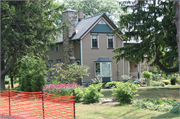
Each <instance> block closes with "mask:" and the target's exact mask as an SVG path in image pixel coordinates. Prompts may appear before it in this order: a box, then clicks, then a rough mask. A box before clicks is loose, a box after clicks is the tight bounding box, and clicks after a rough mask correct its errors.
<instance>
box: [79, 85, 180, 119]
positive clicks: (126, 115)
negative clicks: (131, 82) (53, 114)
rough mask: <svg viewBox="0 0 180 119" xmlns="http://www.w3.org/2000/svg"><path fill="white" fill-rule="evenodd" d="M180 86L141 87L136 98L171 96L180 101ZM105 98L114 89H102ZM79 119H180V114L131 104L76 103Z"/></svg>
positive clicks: (109, 96) (170, 97) (109, 95)
mask: <svg viewBox="0 0 180 119" xmlns="http://www.w3.org/2000/svg"><path fill="white" fill-rule="evenodd" d="M179 88H180V86H169V87H162V88H161V87H158V88H153V87H152V88H139V89H138V92H139V95H140V96H138V97H136V99H143V98H169V99H175V100H178V101H180V99H179ZM102 93H103V95H104V98H111V94H112V89H102ZM76 118H77V119H83V118H84V119H92V118H96V119H97V118H98V119H156V118H157V119H164V118H167V119H179V118H180V115H179V114H172V113H169V112H158V111H150V110H144V109H137V108H136V107H132V106H131V105H118V106H104V105H93V104H89V105H88V104H80V103H76Z"/></svg>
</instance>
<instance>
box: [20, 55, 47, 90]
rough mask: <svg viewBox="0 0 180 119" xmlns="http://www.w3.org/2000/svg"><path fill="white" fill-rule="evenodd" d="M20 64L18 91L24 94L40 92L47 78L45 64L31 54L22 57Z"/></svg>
mask: <svg viewBox="0 0 180 119" xmlns="http://www.w3.org/2000/svg"><path fill="white" fill-rule="evenodd" d="M20 62H21V66H20V68H19V71H20V72H21V74H20V77H19V80H20V82H19V83H20V89H21V90H22V91H26V92H38V91H41V90H42V87H43V85H44V79H45V77H46V76H47V67H46V62H45V61H43V60H42V58H41V57H39V56H34V55H32V54H28V55H26V56H24V57H23V58H22V59H21V61H20Z"/></svg>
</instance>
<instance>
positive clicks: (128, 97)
mask: <svg viewBox="0 0 180 119" xmlns="http://www.w3.org/2000/svg"><path fill="white" fill-rule="evenodd" d="M136 92H137V86H135V85H132V84H131V83H129V82H126V83H122V82H120V83H119V84H118V85H117V88H113V95H114V96H115V99H114V100H117V101H119V102H121V103H130V102H131V101H132V100H133V98H134V96H135V95H136V94H135V93H136Z"/></svg>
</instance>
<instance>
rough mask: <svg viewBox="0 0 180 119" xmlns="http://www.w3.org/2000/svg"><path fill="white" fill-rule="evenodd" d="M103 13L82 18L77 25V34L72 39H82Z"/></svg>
mask: <svg viewBox="0 0 180 119" xmlns="http://www.w3.org/2000/svg"><path fill="white" fill-rule="evenodd" d="M102 15H103V14H99V15H96V16H93V17H89V18H86V19H82V20H81V21H80V22H78V23H77V25H76V35H75V36H74V37H73V38H72V40H76V39H80V38H81V36H82V35H83V34H84V33H85V32H86V31H87V30H88V29H89V28H90V27H91V26H92V25H93V24H94V23H95V22H96V21H97V20H98V19H99V18H100V17H101V16H102Z"/></svg>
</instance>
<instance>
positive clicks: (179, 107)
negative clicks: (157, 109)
mask: <svg viewBox="0 0 180 119" xmlns="http://www.w3.org/2000/svg"><path fill="white" fill-rule="evenodd" d="M170 112H171V113H173V114H179V113H180V105H177V106H173V108H172V109H171V111H170Z"/></svg>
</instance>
